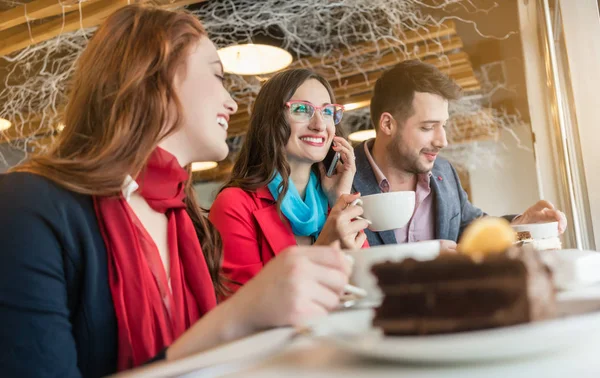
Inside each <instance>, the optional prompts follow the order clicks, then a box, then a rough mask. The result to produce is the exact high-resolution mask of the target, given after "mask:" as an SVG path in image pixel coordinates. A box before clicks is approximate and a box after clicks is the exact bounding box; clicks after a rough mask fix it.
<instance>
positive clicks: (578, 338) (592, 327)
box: [316, 299, 600, 363]
mask: <svg viewBox="0 0 600 378" xmlns="http://www.w3.org/2000/svg"><path fill="white" fill-rule="evenodd" d="M559 308H560V309H561V313H562V316H561V317H559V318H557V319H554V320H548V321H540V322H534V323H528V324H522V325H517V326H510V327H502V328H495V329H490V330H482V331H473V332H462V333H454V334H446V335H432V336H385V335H383V334H382V332H381V330H380V329H377V328H373V327H372V326H371V319H372V317H373V314H374V311H373V310H372V309H366V310H355V311H344V312H340V313H338V314H334V315H332V316H330V317H329V318H328V319H327V321H326V323H327V324H319V325H318V326H317V327H316V331H317V333H319V331H321V332H320V336H321V340H323V341H325V342H327V343H333V344H334V345H336V346H337V347H339V348H341V349H343V350H345V351H347V352H351V353H354V354H358V355H361V356H364V357H369V358H375V359H382V360H391V361H402V362H412V363H465V362H477V361H480V362H483V361H492V360H501V359H509V358H522V357H526V356H532V355H537V354H541V353H546V352H552V351H556V350H560V349H563V348H566V347H568V346H573V345H575V344H579V343H585V342H587V341H588V340H591V339H592V338H595V339H597V338H598V337H600V301H599V300H598V299H593V300H572V301H562V302H561V303H559Z"/></svg>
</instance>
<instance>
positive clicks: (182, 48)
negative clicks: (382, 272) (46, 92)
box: [0, 6, 349, 377]
mask: <svg viewBox="0 0 600 378" xmlns="http://www.w3.org/2000/svg"><path fill="white" fill-rule="evenodd" d="M236 110H237V105H236V103H235V102H234V101H233V100H232V99H231V97H230V95H229V93H228V92H227V90H226V89H225V88H224V87H223V67H222V65H221V62H220V60H219V57H218V55H217V51H216V49H215V47H214V45H213V44H212V43H211V42H210V40H209V39H208V38H207V35H206V32H205V30H204V29H203V27H202V25H201V24H200V22H199V21H198V20H197V19H196V18H195V17H193V16H192V15H190V14H186V13H182V12H170V11H165V10H161V9H155V8H147V7H141V6H127V7H124V8H122V9H120V10H119V11H117V12H115V13H114V14H113V15H111V16H110V17H109V18H108V19H107V20H106V21H105V22H104V24H103V25H102V26H100V28H99V29H98V30H97V31H96V33H95V35H94V37H93V38H92V39H91V40H90V42H89V45H88V46H87V48H86V49H85V51H84V52H83V54H82V56H81V57H80V59H79V60H78V62H77V67H76V73H75V76H74V78H73V83H72V92H71V94H70V97H69V102H68V105H67V110H66V114H65V125H66V127H65V128H64V131H63V132H62V133H61V134H60V136H59V138H58V141H57V142H56V144H55V145H53V147H52V148H51V150H49V151H48V152H46V153H43V154H40V155H36V156H32V157H31V159H30V160H29V161H27V162H26V163H25V164H23V165H20V166H18V167H16V168H14V169H13V170H12V172H11V173H9V174H6V175H2V176H0V246H1V247H0V324H2V327H0V361H1V363H0V366H2V375H3V376H19V377H26V376H32V377H33V376H35V377H38V376H57V377H76V376H85V377H96V376H104V375H107V374H111V373H114V372H116V371H119V370H124V369H129V368H132V367H135V366H138V365H140V364H142V363H144V362H146V361H149V360H152V359H164V358H166V359H167V360H171V359H177V358H181V357H185V356H188V355H190V354H193V353H196V352H198V351H201V350H204V349H207V348H210V347H213V346H215V345H218V344H219V343H223V342H226V341H229V340H232V339H235V338H239V337H242V336H245V335H248V334H250V333H252V332H255V331H257V330H260V329H264V328H268V327H273V326H281V325H289V324H291V325H296V324H301V323H303V322H304V321H306V320H307V319H308V318H311V317H314V316H318V315H322V314H325V313H326V312H327V311H328V310H330V309H332V308H333V307H335V306H336V305H337V304H338V303H339V294H340V293H341V292H342V291H343V287H344V285H345V284H346V283H347V279H348V270H349V267H348V265H347V263H346V262H345V260H344V259H343V256H342V253H341V252H340V251H339V250H338V249H336V248H332V247H327V246H325V247H312V248H308V247H296V248H291V249H289V251H288V253H285V254H282V256H281V257H279V258H276V259H274V260H273V261H272V262H271V263H270V264H268V265H267V266H266V267H265V269H264V270H263V271H262V272H261V273H260V274H258V275H257V276H256V277H255V278H254V279H253V280H251V281H250V282H248V284H247V285H245V286H244V287H243V288H242V289H241V290H239V292H237V293H236V294H235V295H233V296H232V297H231V298H230V299H228V300H227V301H226V302H224V303H222V304H220V305H217V300H216V298H217V297H218V296H222V295H225V294H227V293H226V291H227V285H226V284H225V282H224V280H223V278H221V275H220V264H221V254H222V242H221V239H220V236H219V234H218V233H217V231H216V230H215V228H214V227H213V226H212V225H211V224H210V222H209V221H208V220H207V219H206V218H205V217H204V215H203V214H202V212H201V209H200V208H199V206H198V205H197V203H196V199H195V195H194V191H193V188H192V182H191V179H190V169H189V165H190V163H191V162H193V161H203V160H204V161H208V160H222V159H224V158H225V157H226V156H227V153H228V148H227V144H226V142H225V140H226V137H227V131H226V130H227V123H228V119H229V116H230V115H231V114H233V113H234V112H235V111H236ZM291 294H294V295H291Z"/></svg>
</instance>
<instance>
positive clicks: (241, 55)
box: [218, 43, 292, 75]
mask: <svg viewBox="0 0 600 378" xmlns="http://www.w3.org/2000/svg"><path fill="white" fill-rule="evenodd" d="M218 53H219V57H220V58H221V62H223V68H224V69H225V72H227V73H233V74H237V75H263V74H268V73H271V72H276V71H279V70H282V69H284V68H286V67H287V66H289V65H290V64H291V63H292V54H290V53H289V52H287V51H285V50H284V49H282V48H279V47H275V46H270V45H262V44H254V43H248V44H242V45H234V46H227V47H224V48H222V49H219V50H218Z"/></svg>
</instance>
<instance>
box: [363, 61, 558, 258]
mask: <svg viewBox="0 0 600 378" xmlns="http://www.w3.org/2000/svg"><path fill="white" fill-rule="evenodd" d="M460 95H461V89H460V87H459V86H458V85H457V84H456V83H454V81H452V79H450V78H449V77H447V76H446V75H444V74H443V73H442V72H440V71H439V70H438V69H437V68H436V67H434V66H432V65H429V64H426V63H423V62H421V61H418V60H408V61H404V62H402V63H399V64H398V65H396V66H395V67H394V68H392V69H391V70H389V71H387V72H385V73H384V74H383V75H382V76H381V77H380V78H379V79H378V80H377V82H376V83H375V89H374V92H373V98H372V99H371V121H372V123H373V127H374V128H375V130H376V138H375V139H371V140H368V141H366V142H364V143H361V144H360V145H358V146H357V147H356V148H355V150H354V151H355V156H356V175H355V176H354V184H353V189H354V190H355V191H357V192H360V193H361V194H362V195H363V196H364V195H369V194H375V193H382V192H388V191H404V190H406V191H415V192H416V206H415V210H414V213H413V216H412V218H411V220H410V221H409V223H408V224H407V225H406V226H405V227H404V228H401V229H397V230H389V231H382V232H372V231H369V230H365V232H366V234H367V238H368V241H369V244H370V245H371V246H374V245H381V244H395V243H406V242H417V241H422V240H440V241H441V245H442V250H445V251H452V250H455V249H456V242H457V240H458V238H459V237H460V235H461V234H462V232H463V231H464V229H465V227H466V226H468V225H469V224H470V223H471V222H472V221H473V220H475V219H477V218H479V217H481V216H483V215H486V214H485V213H484V212H483V211H481V210H480V209H478V208H477V207H475V206H473V205H472V204H471V203H470V202H469V200H468V199H467V194H466V193H465V191H464V190H463V188H462V186H461V184H460V180H459V178H458V175H457V173H456V170H455V169H454V167H452V165H451V164H450V163H449V162H448V161H447V160H445V159H443V158H441V157H439V156H438V153H439V152H440V151H441V150H442V149H443V148H444V147H446V146H447V144H448V141H447V140H446V129H445V127H446V122H447V121H448V101H451V100H456V99H458V98H460ZM505 218H506V219H508V220H509V221H511V222H512V223H513V224H517V223H520V224H527V223H538V222H549V221H559V231H560V232H561V233H563V232H564V230H565V228H566V224H567V222H566V217H565V215H564V214H563V213H562V212H560V211H558V210H557V209H555V208H554V206H553V205H552V204H551V203H549V202H548V201H543V200H542V201H539V202H537V203H536V204H534V205H533V206H532V207H530V208H529V209H527V210H525V211H524V212H523V213H522V214H520V215H518V216H514V215H512V216H510V215H509V216H505Z"/></svg>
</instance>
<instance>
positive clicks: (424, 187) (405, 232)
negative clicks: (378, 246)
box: [364, 140, 435, 243]
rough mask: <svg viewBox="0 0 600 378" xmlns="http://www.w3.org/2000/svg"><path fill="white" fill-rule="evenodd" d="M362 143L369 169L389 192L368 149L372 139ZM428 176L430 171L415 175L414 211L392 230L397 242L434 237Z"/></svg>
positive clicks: (433, 215) (381, 173) (387, 183)
mask: <svg viewBox="0 0 600 378" xmlns="http://www.w3.org/2000/svg"><path fill="white" fill-rule="evenodd" d="M364 145H365V154H366V155H367V160H369V164H370V165H371V169H373V173H374V174H375V178H376V179H377V183H378V184H379V188H380V189H381V191H382V192H383V193H387V192H389V191H390V183H389V181H388V180H387V178H386V177H385V176H384V175H383V172H381V169H379V167H378V166H377V164H376V163H375V160H373V157H372V156H371V151H370V150H369V149H370V147H371V146H372V145H373V141H372V140H371V141H368V142H367V143H365V144H364ZM430 177H431V172H429V173H424V174H420V175H418V176H417V189H416V191H415V195H416V201H415V211H414V212H413V215H412V217H411V218H410V221H408V224H407V225H406V226H404V227H403V228H398V229H395V230H394V234H395V235H396V242H397V243H406V242H408V243H414V242H418V241H424V240H434V239H435V214H434V208H433V196H432V195H431V186H430V184H429V178H430Z"/></svg>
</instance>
